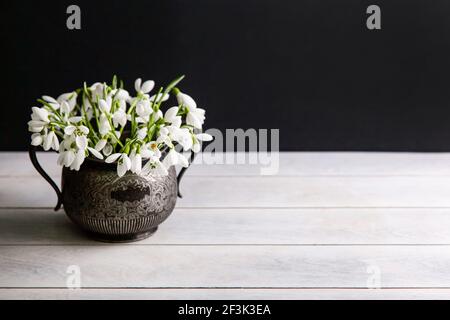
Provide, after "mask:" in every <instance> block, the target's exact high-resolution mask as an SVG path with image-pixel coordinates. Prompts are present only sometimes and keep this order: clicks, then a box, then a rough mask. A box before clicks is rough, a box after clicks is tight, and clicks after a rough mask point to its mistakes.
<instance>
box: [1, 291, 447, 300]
mask: <svg viewBox="0 0 450 320" xmlns="http://www.w3.org/2000/svg"><path fill="white" fill-rule="evenodd" d="M0 299H27V300H30V299H32V300H36V299H39V300H43V299H58V300H60V299H62V300H68V299H72V300H73V299H76V300H78V299H87V300H91V299H95V300H131V299H133V300H142V299H151V300H180V299H182V300H217V299H223V300H228V299H231V300H241V299H242V300H272V299H283V300H320V299H326V300H365V299H369V300H380V299H389V300H404V299H419V300H448V299H450V289H145V288H141V289H75V290H74V289H0Z"/></svg>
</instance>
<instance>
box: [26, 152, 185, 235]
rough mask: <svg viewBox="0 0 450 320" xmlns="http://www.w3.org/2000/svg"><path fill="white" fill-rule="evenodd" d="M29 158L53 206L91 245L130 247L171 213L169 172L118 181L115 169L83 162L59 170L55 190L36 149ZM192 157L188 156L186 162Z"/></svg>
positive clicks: (173, 178) (172, 175) (174, 181)
mask: <svg viewBox="0 0 450 320" xmlns="http://www.w3.org/2000/svg"><path fill="white" fill-rule="evenodd" d="M29 154H30V159H31V162H32V163H33V165H34V167H35V168H36V169H37V171H38V172H39V173H40V174H41V175H42V176H43V177H44V179H45V180H47V181H48V182H49V183H50V185H51V186H52V187H53V189H55V191H56V193H57V195H58V203H57V205H56V207H55V210H58V209H59V208H60V207H61V204H63V206H64V211H65V212H66V214H67V216H68V217H69V218H70V219H71V220H72V221H73V222H74V223H75V224H76V225H78V226H79V227H80V228H81V229H83V230H84V231H85V232H86V233H87V234H88V235H90V236H91V237H92V238H94V239H95V240H99V241H106V242H131V241H137V240H141V239H145V238H147V237H149V236H150V235H152V234H153V233H155V231H156V230H157V228H158V225H159V224H161V223H162V222H163V221H164V220H166V219H167V218H168V217H169V215H170V214H171V213H172V211H173V209H174V208H175V204H176V201H177V194H178V196H180V197H181V195H180V194H179V191H178V186H179V182H180V180H181V178H182V176H183V174H184V172H185V170H186V169H187V168H182V169H181V170H180V173H179V174H178V177H177V175H176V171H175V168H174V167H171V168H170V169H169V170H168V171H169V174H168V175H167V176H156V175H152V174H148V175H137V174H134V173H130V172H127V173H126V174H125V175H124V176H122V177H119V176H118V175H117V171H116V165H115V164H108V163H105V162H103V161H99V160H93V159H89V158H87V159H86V160H85V161H84V163H83V164H82V166H81V168H80V170H79V171H73V170H69V169H68V168H65V167H64V168H63V170H62V181H61V187H62V190H61V191H60V190H59V188H58V186H57V185H56V184H55V182H54V181H53V180H52V179H51V178H50V177H49V176H48V174H47V173H46V172H45V171H44V170H43V169H42V167H41V166H40V165H39V162H38V161H37V157H36V147H33V146H31V147H30V152H29ZM193 158H194V154H193V153H191V162H192V161H193Z"/></svg>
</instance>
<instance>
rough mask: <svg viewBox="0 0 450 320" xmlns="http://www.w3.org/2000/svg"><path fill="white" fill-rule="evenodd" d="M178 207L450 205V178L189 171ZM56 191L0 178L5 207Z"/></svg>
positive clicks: (32, 202) (43, 200) (47, 200)
mask: <svg viewBox="0 0 450 320" xmlns="http://www.w3.org/2000/svg"><path fill="white" fill-rule="evenodd" d="M181 190H182V193H183V195H184V197H183V199H180V200H179V201H178V207H179V208H193V207H203V208H205V207H213V208H224V207H225V208H226V207H242V208H248V207H291V208H292V207H430V208H433V207H450V178H448V177H441V176H434V177H431V176H407V177H261V176H255V177H238V176H237V177H198V176H197V177H186V178H185V180H184V181H183V182H182V185H181ZM55 203H56V194H55V192H54V191H53V189H51V187H50V186H49V185H48V183H47V182H46V181H45V180H43V179H42V178H40V177H3V178H0V207H53V206H54V205H55Z"/></svg>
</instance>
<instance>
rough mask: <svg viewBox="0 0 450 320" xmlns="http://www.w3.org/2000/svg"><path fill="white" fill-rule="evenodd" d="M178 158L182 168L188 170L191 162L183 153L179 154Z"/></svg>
mask: <svg viewBox="0 0 450 320" xmlns="http://www.w3.org/2000/svg"><path fill="white" fill-rule="evenodd" d="M177 157H178V161H177V162H178V164H180V165H181V166H182V167H185V168H187V167H188V166H189V161H188V160H187V159H186V157H185V156H184V155H182V154H181V153H178V152H177Z"/></svg>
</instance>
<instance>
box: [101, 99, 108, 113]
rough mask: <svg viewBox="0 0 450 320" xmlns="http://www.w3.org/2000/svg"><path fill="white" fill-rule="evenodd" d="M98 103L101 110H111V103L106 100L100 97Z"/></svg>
mask: <svg viewBox="0 0 450 320" xmlns="http://www.w3.org/2000/svg"><path fill="white" fill-rule="evenodd" d="M98 105H99V108H100V110H101V111H103V112H109V110H110V109H111V105H109V104H108V103H107V102H106V101H105V100H103V99H100V100H99V101H98Z"/></svg>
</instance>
